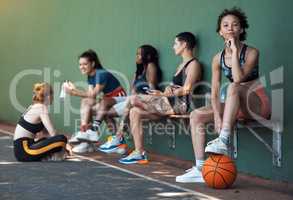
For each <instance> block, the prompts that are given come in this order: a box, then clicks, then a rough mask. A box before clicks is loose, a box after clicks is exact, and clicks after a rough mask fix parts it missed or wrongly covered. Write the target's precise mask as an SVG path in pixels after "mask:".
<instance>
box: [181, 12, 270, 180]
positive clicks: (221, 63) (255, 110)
mask: <svg viewBox="0 0 293 200" xmlns="http://www.w3.org/2000/svg"><path fill="white" fill-rule="evenodd" d="M247 28H248V22H247V17H246V16H245V14H244V13H243V12H242V11H241V10H240V9H237V8H233V9H231V10H227V9H226V10H224V11H223V12H222V13H221V15H220V16H219V18H218V26H217V32H218V34H219V35H220V36H221V37H222V38H223V40H224V50H222V51H220V52H219V53H217V54H216V55H215V56H214V58H213V61H212V99H211V100H212V106H209V107H202V108H199V109H196V110H194V111H193V112H192V113H191V115H190V126H191V133H192V134H191V136H192V144H193V149H194V155H195V158H196V163H195V166H194V167H192V168H191V169H190V170H187V173H185V174H183V175H181V176H177V177H176V181H177V182H203V179H202V174H201V168H202V166H203V163H204V145H205V129H204V126H205V124H207V123H209V122H214V124H215V131H216V132H217V133H219V134H220V136H219V137H218V138H216V139H215V140H213V141H210V142H209V143H208V144H207V146H206V148H205V152H207V153H215V154H225V155H228V143H229V137H230V135H231V130H232V128H233V126H234V125H235V121H236V119H237V118H242V119H256V118H266V119H267V118H269V116H270V105H269V99H268V97H267V96H266V94H265V90H264V88H263V86H262V85H261V83H260V81H259V67H258V63H259V51H258V50H257V49H256V48H254V47H251V46H248V45H246V44H245V43H243V41H245V39H246V29H247ZM221 72H222V73H223V74H224V75H225V76H226V77H227V78H228V79H229V81H230V83H229V85H228V89H227V95H225V93H223V92H226V91H225V90H222V91H221V92H220V85H221ZM221 93H222V94H221ZM223 96H224V97H225V96H226V98H225V99H222V97H223Z"/></svg>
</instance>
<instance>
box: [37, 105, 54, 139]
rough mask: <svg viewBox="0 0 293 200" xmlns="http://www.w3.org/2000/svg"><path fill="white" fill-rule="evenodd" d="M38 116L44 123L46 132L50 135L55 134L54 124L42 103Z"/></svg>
mask: <svg viewBox="0 0 293 200" xmlns="http://www.w3.org/2000/svg"><path fill="white" fill-rule="evenodd" d="M40 118H41V121H42V123H43V124H44V126H45V128H46V129H47V131H48V133H49V135H50V136H55V135H56V130H55V129H54V126H53V124H52V122H51V119H50V117H49V111H48V108H47V106H45V105H43V106H42V108H41V114H40Z"/></svg>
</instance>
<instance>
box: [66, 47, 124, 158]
mask: <svg viewBox="0 0 293 200" xmlns="http://www.w3.org/2000/svg"><path fill="white" fill-rule="evenodd" d="M79 69H80V72H81V73H82V74H83V75H87V77H88V85H89V86H88V89H87V90H86V91H82V90H79V89H77V88H76V87H75V86H74V84H73V83H71V82H69V81H68V82H65V83H64V85H63V87H64V89H65V92H66V93H68V94H70V95H72V96H78V97H81V108H80V118H81V124H80V132H78V133H77V134H76V135H75V136H74V137H73V138H71V139H70V141H69V142H71V143H76V142H81V143H80V144H78V145H76V146H75V147H74V148H73V149H72V151H73V152H75V153H85V152H91V151H94V145H93V144H92V143H93V142H97V141H98V140H99V138H100V134H99V133H98V130H97V129H96V128H95V127H91V126H90V119H91V117H92V111H97V110H98V107H99V105H98V102H97V100H96V97H97V95H98V94H100V93H103V95H104V96H103V98H104V99H107V101H109V102H108V104H109V105H112V106H113V105H114V104H115V103H116V101H112V100H111V99H112V97H119V96H125V95H126V92H125V91H124V89H123V88H122V87H121V84H120V82H119V81H118V79H117V78H115V76H114V75H113V74H112V73H110V72H109V71H107V70H106V69H104V68H103V66H102V65H101V63H100V61H99V58H98V56H97V54H96V52H95V51H93V50H88V51H85V52H84V53H82V54H81V55H80V56H79Z"/></svg>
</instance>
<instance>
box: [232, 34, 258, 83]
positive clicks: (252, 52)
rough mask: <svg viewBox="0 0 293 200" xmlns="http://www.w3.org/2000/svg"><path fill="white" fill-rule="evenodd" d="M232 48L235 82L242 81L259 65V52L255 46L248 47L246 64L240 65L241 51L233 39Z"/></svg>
mask: <svg viewBox="0 0 293 200" xmlns="http://www.w3.org/2000/svg"><path fill="white" fill-rule="evenodd" d="M231 41H232V43H231V50H232V77H233V81H234V82H235V83H241V82H242V81H243V80H245V79H246V77H247V75H248V74H249V73H250V72H251V70H252V69H253V68H254V67H255V66H257V64H258V58H259V52H258V50H257V49H255V48H247V55H246V59H245V64H244V65H243V66H242V68H241V67H240V63H239V51H240V49H238V48H237V47H236V46H235V45H234V42H233V39H232V40H231Z"/></svg>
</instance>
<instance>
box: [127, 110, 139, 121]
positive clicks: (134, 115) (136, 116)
mask: <svg viewBox="0 0 293 200" xmlns="http://www.w3.org/2000/svg"><path fill="white" fill-rule="evenodd" d="M140 112H141V110H140V109H139V108H136V107H134V108H131V109H130V111H129V118H130V120H135V119H140Z"/></svg>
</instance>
